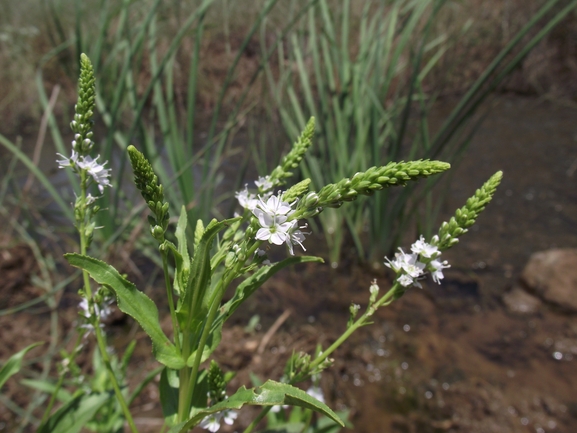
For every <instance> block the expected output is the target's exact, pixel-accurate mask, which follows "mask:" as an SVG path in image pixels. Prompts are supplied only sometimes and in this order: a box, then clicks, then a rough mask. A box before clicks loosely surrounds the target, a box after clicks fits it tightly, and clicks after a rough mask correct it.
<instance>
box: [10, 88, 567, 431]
mask: <svg viewBox="0 0 577 433" xmlns="http://www.w3.org/2000/svg"><path fill="white" fill-rule="evenodd" d="M576 114H577V112H575V110H570V109H566V108H563V107H558V106H554V105H551V104H545V103H541V102H539V101H536V100H523V99H501V100H499V105H497V106H496V107H494V109H493V110H492V111H491V114H490V116H489V117H488V119H487V121H486V122H485V124H484V127H483V129H482V130H481V131H480V133H479V134H478V135H477V136H476V138H475V139H474V141H473V143H472V145H471V149H470V153H469V154H468V155H467V157H466V158H465V160H464V161H463V164H462V165H461V166H459V167H458V168H457V169H456V170H455V171H456V173H455V180H456V181H455V182H453V183H452V187H451V191H450V194H449V203H448V204H447V207H446V215H444V218H447V217H448V216H449V215H450V213H451V212H452V211H453V210H454V209H455V208H456V207H458V206H461V205H462V204H463V202H464V201H465V199H466V198H467V197H468V196H470V195H471V194H472V193H473V191H474V189H475V188H476V187H478V186H479V185H481V183H482V182H483V181H484V180H486V179H487V178H488V177H489V175H490V174H492V173H493V172H494V171H496V170H497V169H503V170H504V172H505V177H504V180H503V184H502V185H501V187H500V189H499V191H498V193H497V195H496V197H495V199H494V201H493V203H491V205H490V206H489V207H488V208H487V210H486V212H485V213H484V214H483V215H482V216H481V218H480V219H479V222H478V225H477V226H476V227H477V228H476V229H474V230H472V231H471V232H470V233H468V234H467V235H466V236H465V237H463V239H462V243H461V244H460V245H458V246H456V247H455V248H454V249H453V250H451V251H450V252H447V254H446V255H447V259H448V260H449V261H450V263H451V264H452V268H451V269H450V270H449V271H448V272H446V279H445V280H444V281H443V284H442V285H441V286H436V285H435V284H427V285H426V286H425V287H424V289H423V290H418V289H414V290H411V291H409V292H408V293H407V294H406V295H405V296H404V297H403V298H402V299H400V300H399V301H398V302H395V303H393V304H392V305H391V306H390V307H388V308H384V309H382V310H381V311H379V312H378V315H377V317H375V323H374V324H373V325H372V326H370V327H366V328H364V329H361V330H360V331H359V332H358V333H357V334H355V335H353V337H352V338H351V339H350V340H349V341H348V342H347V343H346V344H345V345H344V346H343V347H342V348H341V349H340V350H339V351H338V352H337V353H336V354H335V365H334V366H333V367H332V368H331V369H329V370H327V372H325V374H324V375H323V377H322V381H321V385H322V388H323V390H324V392H325V395H326V397H327V400H328V402H329V405H330V406H331V407H333V408H337V409H344V408H349V409H350V410H351V416H350V420H351V422H352V423H353V425H354V428H353V429H352V430H351V431H355V432H360V433H363V432H380V431H386V432H395V433H397V432H398V433H405V432H415V433H417V432H418V433H421V432H424V433H428V432H455V433H456V432H471V433H481V432H491V433H492V432H503V433H528V432H538V433H541V432H564V433H570V432H572V431H574V430H573V426H574V425H576V424H577V398H576V397H575V392H574V390H575V389H576V388H577V375H575V374H574V371H575V362H577V317H575V316H569V315H562V314H559V313H558V312H556V311H554V310H550V309H549V308H548V307H546V306H543V307H542V308H541V309H540V310H539V311H538V312H537V313H535V314H532V315H517V314H513V313H510V312H508V311H507V310H506V308H505V307H504V306H503V304H502V302H501V297H502V295H503V294H504V293H506V291H507V290H509V289H510V287H511V286H512V284H513V283H514V282H515V281H516V279H517V278H518V276H519V274H520V272H521V270H522V268H523V266H524V264H525V263H526V261H527V259H528V257H529V256H530V254H531V253H533V252H535V251H538V250H543V249H547V248H551V247H575V246H577V230H575V227H576V219H575V215H577V209H576V205H577V200H576V199H577V197H576V195H575V192H574V188H573V184H574V176H575V174H574V172H575V167H577V163H576V161H577V151H576V150H575V145H574V136H575V133H576V132H577V131H576V130H575V126H574V121H573V119H574V118H575V115H576ZM440 115H441V116H442V115H443V113H442V112H441V113H440ZM137 265H138V263H137ZM0 272H1V273H2V281H0V293H1V296H0V300H1V301H0V302H1V308H0V309H3V311H5V310H4V309H6V308H11V307H14V306H16V305H19V304H20V303H22V302H24V301H26V300H29V299H31V298H34V297H36V296H39V295H40V294H42V293H43V292H42V290H41V289H39V288H38V287H37V284H35V282H34V280H33V278H32V277H33V276H34V275H35V274H37V273H38V269H37V267H36V264H35V261H34V260H33V258H32V254H31V253H30V251H29V250H28V249H27V248H26V247H22V246H17V247H11V248H5V249H3V250H2V251H0ZM134 278H135V280H137V281H138V279H137V278H136V276H135V277H134ZM373 278H377V279H378V281H379V284H380V285H381V287H382V288H386V287H387V279H386V275H385V274H384V270H380V271H374V270H367V269H365V268H363V267H360V266H357V265H354V264H352V262H351V263H349V264H347V265H346V266H341V267H340V268H339V269H338V270H332V269H330V267H329V266H326V265H307V266H302V267H299V268H295V269H293V270H289V271H286V272H284V273H283V274H282V275H279V276H278V277H277V278H275V279H274V280H273V281H271V282H269V283H268V284H266V285H265V287H263V289H262V290H261V291H259V292H258V293H257V294H256V295H255V296H254V297H253V299H251V300H250V301H249V302H248V304H247V308H246V309H244V310H243V311H242V314H240V313H239V315H237V316H233V318H231V320H230V326H228V327H227V328H226V330H225V332H224V336H223V342H222V344H221V346H220V348H219V349H218V351H217V352H216V354H215V357H216V359H217V360H218V361H219V362H220V363H221V365H222V366H223V368H225V370H237V369H238V370H239V374H238V376H237V377H236V378H235V379H234V381H233V383H232V384H231V387H230V390H231V391H232V390H233V389H236V387H237V386H240V385H241V384H246V385H250V381H249V376H248V373H249V372H251V371H254V372H256V373H257V374H258V376H259V377H260V378H261V379H265V378H268V377H271V378H277V379H278V378H279V377H280V375H281V374H282V369H283V366H284V363H285V361H286V359H287V357H288V355H289V354H290V353H291V352H292V351H293V350H305V351H308V352H312V351H313V350H314V347H315V345H316V343H317V342H320V343H321V344H322V345H323V346H325V347H326V346H327V345H328V344H329V343H330V342H331V341H333V340H334V339H335V338H336V337H337V336H338V335H339V333H340V332H341V331H342V330H343V328H344V326H345V323H346V320H347V311H348V306H349V304H350V303H351V302H355V303H359V304H361V305H365V304H366V300H367V298H368V287H369V284H370V281H371V280H372V279H373ZM141 282H142V281H141ZM159 287H160V286H159ZM154 293H159V292H158V291H156V292H154ZM158 297H159V298H161V297H162V295H161V294H159V295H158ZM76 303H77V298H76V297H75V295H74V294H73V293H72V292H70V293H68V292H66V293H65V295H64V296H62V298H61V300H60V307H59V312H60V313H62V314H63V320H62V321H61V324H60V327H61V328H60V329H61V335H67V334H66V332H67V330H69V329H70V328H71V327H72V323H73V321H74V316H75V314H76V313H75V311H76ZM287 310H288V311H290V313H291V315H290V317H289V318H288V319H287V320H286V321H285V322H284V323H283V324H282V326H281V327H280V328H279V330H278V331H277V332H276V333H274V335H272V338H271V339H270V340H269V341H268V343H267V344H266V345H262V340H263V337H264V336H265V333H266V331H267V330H268V329H270V327H271V326H272V325H273V323H274V322H275V320H276V319H277V318H278V317H279V316H280V315H281V314H283V312H285V311H287ZM254 314H259V315H260V317H261V322H260V323H261V326H262V328H260V329H258V330H256V331H255V332H254V333H249V332H246V331H245V330H244V327H245V326H246V324H247V322H248V319H249V318H250V317H251V316H253V315H254ZM48 318H49V313H48V310H47V309H46V308H45V306H44V304H39V305H37V306H36V307H34V308H33V309H28V310H26V311H24V312H18V313H13V314H10V315H3V316H0V335H1V336H2V337H1V338H2V343H3V344H2V345H0V359H6V358H7V357H8V356H9V355H10V354H12V353H14V352H15V351H17V350H20V349H21V348H23V347H25V346H26V345H28V344H30V343H32V342H35V341H47V340H48V339H49V332H48V331H49V329H48V326H47V323H48ZM167 325H168V323H167ZM108 329H109V331H108V332H109V335H116V334H119V333H122V334H123V335H129V337H125V336H124V337H116V339H115V345H116V346H117V348H118V349H119V351H122V348H123V347H124V345H125V343H126V341H127V340H128V339H136V340H137V341H138V350H137V353H136V354H135V356H134V360H133V364H132V365H133V366H134V367H133V369H132V370H131V377H132V381H133V382H136V380H137V378H138V377H142V372H143V371H146V370H147V369H150V368H152V367H153V364H152V362H151V356H150V348H149V343H148V341H147V338H146V336H145V335H144V334H143V333H142V332H139V331H137V330H136V328H134V327H133V326H132V324H131V323H130V322H129V321H126V320H124V319H122V320H118V321H116V322H115V323H112V324H110V325H109V328H108ZM259 347H261V349H260V351H259ZM43 350H45V349H43V348H38V349H35V351H34V352H31V353H30V355H29V356H28V357H27V359H29V360H31V361H32V362H31V363H30V364H28V365H27V366H26V369H25V370H24V374H25V375H30V374H31V373H38V371H40V369H41V360H40V358H35V356H40V355H41V354H42V353H43ZM559 353H560V354H561V359H557V358H559V355H558V354H559ZM84 357H85V358H88V354H84ZM21 378H22V375H18V376H16V377H14V378H12V379H11V380H10V381H9V382H8V383H7V385H6V387H5V388H4V389H3V397H4V398H9V399H12V401H14V402H16V403H17V404H20V405H24V404H26V402H27V399H28V398H29V392H28V390H26V389H24V387H22V386H21V385H19V384H18V380H19V379H21ZM157 398H158V391H157V388H156V385H155V384H151V385H149V386H148V387H147V388H146V389H145V390H144V391H143V394H142V396H141V398H139V399H138V401H137V402H135V404H134V406H133V409H134V413H135V414H136V419H137V422H138V423H139V425H140V426H142V431H143V432H146V431H150V432H157V431H158V430H159V428H160V417H161V411H160V407H159V405H158V403H156V401H157ZM253 414H254V411H253V410H252V409H251V408H248V409H243V411H241V414H240V417H239V420H238V422H237V423H236V425H235V426H234V429H228V430H227V429H226V428H224V427H223V430H222V431H225V432H226V431H233V430H235V429H236V430H237V431H238V430H240V428H239V427H240V426H244V425H246V424H247V423H248V422H250V419H251V417H252V416H253ZM17 419H18V416H17V415H15V414H14V412H13V411H12V410H10V409H9V408H7V407H5V406H0V431H2V430H4V431H13V429H14V428H15V423H16V421H17ZM30 431H32V430H30Z"/></svg>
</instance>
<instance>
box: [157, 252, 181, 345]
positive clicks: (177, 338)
mask: <svg viewBox="0 0 577 433" xmlns="http://www.w3.org/2000/svg"><path fill="white" fill-rule="evenodd" d="M160 254H161V256H162V270H163V271H164V284H165V286H166V298H167V299H168V307H169V309H170V317H171V318H172V333H173V334H174V344H175V346H176V350H177V351H178V354H179V355H180V354H181V351H180V332H179V329H178V321H177V320H176V311H175V309H174V298H173V296H172V285H171V284H170V274H169V273H168V252H167V251H166V248H164V247H163V246H162V245H161V246H160Z"/></svg>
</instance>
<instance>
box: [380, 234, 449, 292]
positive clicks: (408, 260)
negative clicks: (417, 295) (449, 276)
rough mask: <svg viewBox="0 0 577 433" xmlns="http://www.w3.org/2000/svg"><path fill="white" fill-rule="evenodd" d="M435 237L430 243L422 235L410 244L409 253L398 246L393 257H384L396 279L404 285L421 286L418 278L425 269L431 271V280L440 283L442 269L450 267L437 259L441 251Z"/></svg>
mask: <svg viewBox="0 0 577 433" xmlns="http://www.w3.org/2000/svg"><path fill="white" fill-rule="evenodd" d="M435 238H436V236H435V237H434V238H433V242H432V243H431V244H429V243H427V242H425V239H424V238H423V236H421V237H420V238H419V240H417V241H416V242H415V243H414V244H413V245H411V251H412V253H411V254H407V253H405V252H404V251H403V250H402V249H401V248H399V251H400V252H398V253H395V259H394V260H389V259H388V258H386V257H385V260H387V262H386V263H385V266H388V267H389V268H391V269H392V270H393V271H395V272H396V273H397V281H398V282H399V283H400V284H401V285H402V286H404V287H409V286H411V285H415V286H417V287H421V284H420V283H419V281H418V280H419V279H421V278H422V277H423V276H424V275H425V272H426V271H429V272H430V273H431V277H433V281H435V283H437V284H441V280H442V279H443V278H444V276H443V269H445V268H448V267H450V266H449V263H448V262H447V261H446V260H445V261H441V260H439V257H440V256H441V252H440V251H439V249H438V248H437V247H436V246H435V245H434V243H435Z"/></svg>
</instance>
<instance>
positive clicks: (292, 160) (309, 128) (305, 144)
mask: <svg viewBox="0 0 577 433" xmlns="http://www.w3.org/2000/svg"><path fill="white" fill-rule="evenodd" d="M314 134H315V118H314V117H311V118H310V119H309V121H308V122H307V124H306V126H305V128H304V130H303V132H302V133H301V135H300V136H299V138H298V139H297V141H296V142H295V144H294V145H293V147H292V149H291V151H290V152H289V153H288V154H287V155H286V156H285V157H284V158H283V160H282V162H281V163H280V165H278V166H277V167H276V168H275V169H274V170H273V171H272V173H271V174H270V181H271V182H272V183H273V184H275V185H281V184H283V183H284V182H285V179H287V178H289V177H291V176H292V170H294V169H295V168H297V167H298V166H299V164H300V162H301V161H302V159H303V157H304V155H305V153H306V152H307V150H308V149H309V147H311V144H312V143H313V136H314Z"/></svg>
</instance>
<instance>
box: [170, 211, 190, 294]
mask: <svg viewBox="0 0 577 433" xmlns="http://www.w3.org/2000/svg"><path fill="white" fill-rule="evenodd" d="M187 225H188V217H187V215H186V208H185V207H184V206H182V209H181V210H180V217H179V218H178V224H177V225H176V232H175V236H176V239H177V241H178V253H179V254H178V255H177V254H175V261H176V276H175V278H174V288H175V290H176V292H177V293H178V295H179V296H182V295H183V294H184V291H185V288H186V285H187V281H188V278H189V276H190V256H189V255H188V244H187V241H186V226H187ZM178 256H180V257H178Z"/></svg>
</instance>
